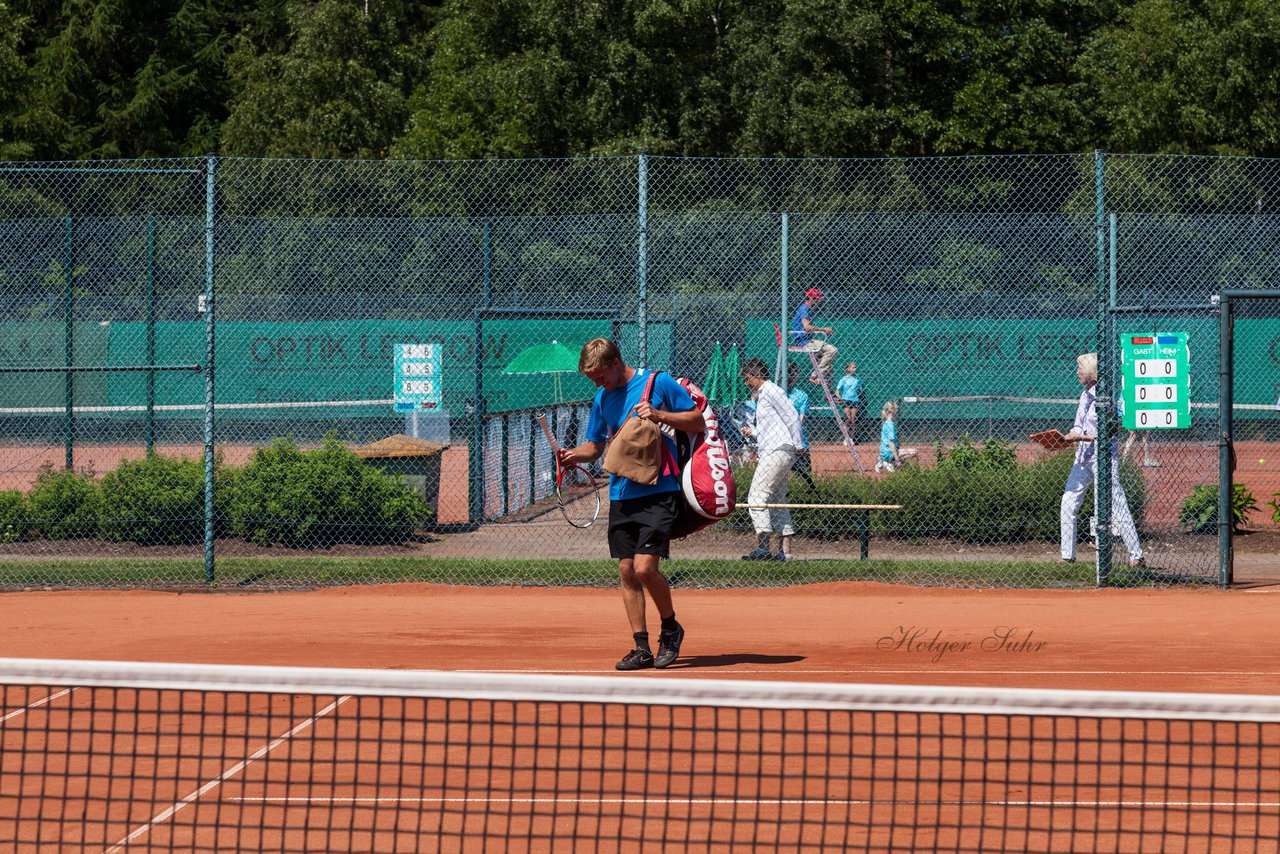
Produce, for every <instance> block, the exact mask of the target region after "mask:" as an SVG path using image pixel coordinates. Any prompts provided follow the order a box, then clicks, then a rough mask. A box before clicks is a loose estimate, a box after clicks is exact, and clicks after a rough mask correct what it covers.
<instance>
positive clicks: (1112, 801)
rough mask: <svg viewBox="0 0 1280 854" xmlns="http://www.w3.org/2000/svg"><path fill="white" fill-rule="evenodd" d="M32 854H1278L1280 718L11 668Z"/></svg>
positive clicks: (659, 688) (1211, 702) (614, 683)
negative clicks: (562, 853)
mask: <svg viewBox="0 0 1280 854" xmlns="http://www.w3.org/2000/svg"><path fill="white" fill-rule="evenodd" d="M0 683H2V684H3V687H0V697H2V698H3V706H2V707H0V740H2V744H3V751H2V752H0V848H3V849H4V850H16V851H36V850H41V851H43V850H50V849H64V850H70V849H88V850H94V851H126V850H129V851H132V850H154V849H164V850H174V849H176V850H183V851H225V850H238V851H257V850H271V851H460V850H476V849H480V848H484V849H486V850H522V851H523V850H584V851H586V850H590V851H599V850H604V851H620V850H684V849H695V850H776V849H788V850H796V849H808V850H819V849H829V850H871V851H923V850H947V851H1054V852H1060V851H1207V850H1215V851H1216V850H1263V849H1266V848H1267V847H1268V846H1272V850H1274V842H1275V840H1276V839H1277V837H1280V790H1278V789H1280V701H1277V699H1275V698H1268V697H1250V696H1220V695H1192V694H1181V695H1178V694H1134V693H1119V692H1078V691H1066V692H1058V691H1043V690H990V689H972V688H952V687H899V686H865V685H825V684H789V683H767V682H766V683H761V682H738V681H721V680H711V679H699V680H688V679H671V678H643V677H641V678H634V677H627V678H598V677H544V676H532V675H511V674H492V673H438V672H390V671H366V670H323V669H311V668H250V667H226V666H210V665H163V664H136V663H107V662H61V661H39V660H0Z"/></svg>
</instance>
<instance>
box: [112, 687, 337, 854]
mask: <svg viewBox="0 0 1280 854" xmlns="http://www.w3.org/2000/svg"><path fill="white" fill-rule="evenodd" d="M350 699H351V698H350V697H339V698H338V699H337V700H336V701H334V702H332V703H330V704H329V705H327V706H325V707H324V708H323V709H321V710H320V711H319V712H317V713H316V714H314V715H312V716H311V717H309V718H307V719H306V720H305V721H303V722H302V723H300V724H298V725H297V726H295V727H294V728H293V729H291V730H289V731H288V732H286V733H285V734H284V735H282V736H280V737H279V738H277V739H276V740H275V741H273V742H271V743H270V744H268V745H266V746H264V747H260V748H258V750H257V751H256V752H255V753H254V754H253V755H252V756H250V757H249V758H248V759H243V760H241V761H240V762H237V763H236V764H235V765H232V766H231V767H230V768H228V769H227V770H226V771H223V772H222V774H221V775H219V776H218V777H215V778H214V779H212V780H210V781H209V782H207V783H205V784H204V785H203V786H201V787H200V788H198V789H196V790H195V791H194V792H192V793H191V794H189V795H187V796H186V797H185V798H183V799H182V800H180V801H178V802H177V803H175V804H173V805H172V806H170V807H168V808H167V809H165V810H162V811H161V812H160V813H158V814H157V815H156V816H155V817H154V818H152V819H151V821H149V822H147V823H146V824H144V825H140V826H139V827H137V828H135V829H134V831H133V832H132V833H130V834H129V835H128V836H126V837H125V838H124V839H121V840H120V841H119V842H117V843H116V844H115V845H112V846H111V847H110V848H108V849H107V854H113V853H114V852H116V851H119V850H121V849H122V848H124V846H126V845H128V844H129V843H130V842H132V841H133V840H135V839H137V838H138V837H139V836H143V835H144V834H146V833H149V832H150V831H151V828H153V827H155V826H156V825H157V824H160V823H161V822H164V821H168V820H169V819H170V818H171V817H172V816H173V815H174V814H175V813H177V812H179V811H180V810H183V809H185V808H186V807H188V806H190V805H191V804H193V803H195V801H196V800H197V799H198V798H199V797H200V796H201V795H203V794H204V793H205V792H208V791H210V790H212V789H216V788H217V787H218V786H221V785H222V784H223V783H224V782H226V781H227V780H229V779H231V778H232V777H234V776H235V775H236V774H239V773H240V772H241V771H243V770H244V769H245V768H247V767H248V766H249V764H250V763H252V762H254V761H256V760H258V759H261V758H262V757H263V756H266V755H267V754H268V753H270V752H271V751H273V750H275V749H276V748H277V747H279V746H280V745H281V744H284V743H285V742H286V741H288V740H289V739H290V738H292V737H293V736H295V735H297V734H298V733H300V732H302V731H303V730H304V729H306V728H307V727H309V726H311V725H312V724H314V723H315V722H316V721H318V720H319V719H320V718H322V717H324V716H325V715H327V714H329V713H330V712H332V711H333V710H334V709H336V708H338V706H341V705H342V704H343V703H345V702H346V701H347V700H350Z"/></svg>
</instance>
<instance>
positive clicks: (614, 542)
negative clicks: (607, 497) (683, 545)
mask: <svg viewBox="0 0 1280 854" xmlns="http://www.w3.org/2000/svg"><path fill="white" fill-rule="evenodd" d="M682 500H684V499H683V497H682V496H681V495H680V493H678V492H659V493H657V494H656V495H646V496H644V497H642V498H626V499H623V500H621V501H610V502H609V557H612V558H617V559H619V560H621V559H622V558H628V557H635V556H636V555H658V556H659V557H670V555H669V547H670V544H671V526H672V525H674V524H675V521H676V516H677V515H678V514H679V511H680V502H681V501H682Z"/></svg>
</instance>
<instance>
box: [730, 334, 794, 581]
mask: <svg viewBox="0 0 1280 854" xmlns="http://www.w3.org/2000/svg"><path fill="white" fill-rule="evenodd" d="M742 381H743V382H744V383H746V385H747V388H748V389H750V390H751V397H752V398H754V399H755V402H756V417H755V423H754V424H752V425H751V426H748V427H745V428H744V429H743V432H744V433H746V434H747V435H748V436H754V437H755V440H756V458H757V460H758V462H757V463H756V473H755V476H754V477H752V478H751V489H750V490H749V491H748V493H747V503H748V504H785V503H786V502H787V482H788V481H789V480H790V478H791V467H792V466H793V465H795V461H796V452H797V451H798V450H799V449H800V447H801V438H800V416H799V415H798V414H797V413H796V408H795V407H794V406H793V405H792V404H791V401H790V400H789V399H788V398H787V393H786V392H785V391H783V390H782V389H781V388H780V387H779V386H778V385H777V384H775V383H772V382H770V381H769V369H768V367H767V366H766V365H765V363H764V361H763V360H762V359H747V361H746V363H744V364H743V366H742ZM751 525H752V527H754V528H755V529H756V537H757V538H758V540H759V543H758V544H757V546H756V548H755V550H754V551H752V552H750V553H748V554H745V555H743V556H742V559H743V560H790V559H791V538H792V536H794V535H795V532H796V530H795V527H794V526H793V525H792V524H791V512H790V511H789V510H787V509H786V508H785V507H780V508H774V509H765V508H756V509H752V510H751ZM773 534H777V535H778V552H777V554H774V553H773V552H772V551H770V549H769V542H770V539H771V538H772V536H773Z"/></svg>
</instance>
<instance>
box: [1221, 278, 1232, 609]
mask: <svg viewBox="0 0 1280 854" xmlns="http://www.w3.org/2000/svg"><path fill="white" fill-rule="evenodd" d="M1218 299H1219V302H1218V585H1219V586H1220V587H1224V588H1225V587H1230V586H1231V582H1232V577H1231V576H1232V572H1233V569H1234V562H1235V561H1234V557H1235V556H1234V555H1233V554H1232V550H1233V549H1234V548H1235V543H1234V541H1233V538H1232V525H1234V524H1235V511H1234V507H1233V505H1234V499H1235V486H1234V485H1233V483H1234V475H1233V472H1232V469H1233V468H1234V463H1235V450H1234V447H1233V445H1232V442H1233V437H1232V435H1231V434H1232V431H1233V430H1234V429H1235V428H1234V426H1233V425H1232V423H1231V416H1232V412H1231V407H1232V406H1233V405H1234V403H1235V388H1234V387H1233V380H1232V370H1233V369H1234V367H1235V366H1234V364H1233V363H1234V361H1235V350H1234V349H1233V342H1234V337H1235V317H1234V314H1235V305H1234V304H1233V303H1232V300H1231V295H1230V294H1229V293H1226V292H1224V293H1222V294H1221V295H1220V296H1219V298H1218Z"/></svg>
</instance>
